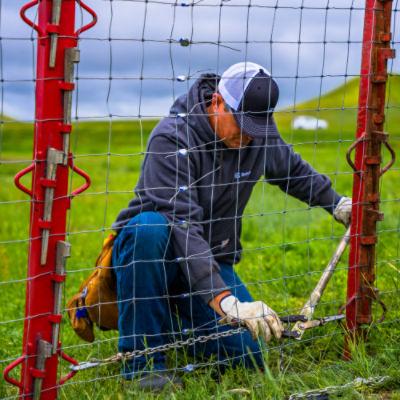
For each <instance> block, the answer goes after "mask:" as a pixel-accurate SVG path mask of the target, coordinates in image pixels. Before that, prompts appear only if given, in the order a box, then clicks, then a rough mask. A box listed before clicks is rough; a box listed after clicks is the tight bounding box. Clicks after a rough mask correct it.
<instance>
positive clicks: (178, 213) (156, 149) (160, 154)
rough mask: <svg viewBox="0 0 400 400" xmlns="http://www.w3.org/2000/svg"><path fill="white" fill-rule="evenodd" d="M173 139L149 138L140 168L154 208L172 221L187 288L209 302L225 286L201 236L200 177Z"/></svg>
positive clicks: (172, 243)
mask: <svg viewBox="0 0 400 400" xmlns="http://www.w3.org/2000/svg"><path fill="white" fill-rule="evenodd" d="M174 139H175V138H173V137H165V136H161V135H158V136H155V137H153V138H152V139H151V141H150V143H149V147H148V153H147V155H146V159H145V161H144V165H143V170H142V173H143V179H144V187H145V191H146V196H147V197H148V198H149V199H150V200H151V202H152V203H153V206H154V210H155V211H156V212H159V213H160V214H162V215H163V216H164V217H165V218H166V219H167V221H168V222H169V223H170V224H171V245H172V248H173V250H174V257H176V259H177V260H178V262H179V263H180V266H181V268H182V271H183V273H184V275H185V277H186V279H187V281H188V283H189V286H190V288H191V289H192V290H193V291H194V292H198V293H199V294H200V296H201V297H202V298H203V299H204V301H205V302H206V303H209V302H210V301H211V300H212V299H213V298H214V297H215V296H217V295H218V294H219V293H222V292H224V291H226V289H227V288H226V284H225V282H224V281H223V280H222V278H221V276H220V274H219V265H218V263H217V262H216V261H215V260H214V256H213V254H212V251H211V249H210V245H209V243H208V242H207V241H206V240H204V238H203V223H202V222H203V214H204V213H203V209H202V207H201V206H200V205H199V202H198V197H197V187H196V182H197V181H198V179H199V178H200V177H199V176H196V166H195V165H193V161H192V159H191V157H190V155H187V156H185V157H181V156H179V155H178V154H176V151H177V149H179V148H183V147H185V144H183V143H177V142H176V141H175V140H174ZM174 153H175V154H174ZM198 184H201V182H199V183H198Z"/></svg>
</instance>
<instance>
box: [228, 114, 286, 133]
mask: <svg viewBox="0 0 400 400" xmlns="http://www.w3.org/2000/svg"><path fill="white" fill-rule="evenodd" d="M233 115H234V117H235V120H236V122H237V124H238V125H239V127H240V129H241V130H242V132H244V133H245V134H246V135H248V136H250V137H253V138H266V137H268V136H277V135H278V136H279V132H278V128H277V127H276V124H275V121H274V118H273V116H272V113H271V114H270V115H268V117H267V118H259V117H253V116H250V115H248V114H246V113H243V112H236V113H234V114H233Z"/></svg>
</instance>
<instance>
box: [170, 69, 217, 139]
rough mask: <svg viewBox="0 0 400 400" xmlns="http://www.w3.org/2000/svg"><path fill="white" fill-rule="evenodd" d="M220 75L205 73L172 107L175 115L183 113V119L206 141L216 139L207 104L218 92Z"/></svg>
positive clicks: (172, 112) (171, 110)
mask: <svg viewBox="0 0 400 400" xmlns="http://www.w3.org/2000/svg"><path fill="white" fill-rule="evenodd" d="M220 78H221V77H220V76H219V75H215V74H203V75H201V76H200V78H199V79H197V80H196V81H195V82H194V84H193V85H192V86H191V87H190V89H189V92H188V93H186V94H184V95H182V96H180V97H179V98H178V99H177V100H176V101H175V103H174V104H173V106H172V107H171V109H170V114H171V115H173V116H175V115H178V114H183V115H184V116H183V117H182V119H183V120H184V121H185V123H187V124H188V125H189V126H190V128H191V129H193V130H194V131H196V133H197V134H198V136H199V137H200V138H201V139H202V140H203V141H204V142H206V143H208V142H214V141H215V138H216V137H215V132H214V130H213V129H212V127H211V124H210V121H209V118H208V113H207V106H208V105H209V104H210V102H211V98H212V95H213V94H214V93H216V92H217V87H218V82H219V80H220Z"/></svg>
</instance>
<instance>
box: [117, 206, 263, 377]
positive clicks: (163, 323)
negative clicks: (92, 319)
mask: <svg viewBox="0 0 400 400" xmlns="http://www.w3.org/2000/svg"><path fill="white" fill-rule="evenodd" d="M169 239H170V229H169V227H168V224H167V221H166V219H165V218H164V217H163V216H162V215H160V214H158V213H156V212H144V213H141V214H139V215H137V216H136V217H134V218H133V219H132V220H131V221H130V222H129V223H128V224H127V225H126V226H125V227H124V229H123V230H122V231H121V232H120V233H119V235H118V237H117V239H116V240H115V242H114V249H113V254H112V262H113V266H114V271H115V275H116V279H117V288H118V308H119V321H118V329H119V333H120V338H119V345H118V347H119V351H120V352H122V353H125V352H128V351H133V350H141V349H144V348H146V347H155V346H160V345H163V344H166V343H171V342H173V341H177V340H185V339H187V338H188V337H189V336H187V335H185V334H182V331H183V330H191V331H192V333H191V334H193V335H194V336H199V335H201V336H203V335H206V336H208V335H211V334H213V333H220V332H224V331H227V330H230V329H232V328H230V327H228V326H219V325H217V321H218V319H220V316H219V315H218V314H217V313H216V312H215V311H214V310H213V309H212V308H211V307H209V306H208V305H207V304H206V303H205V302H204V300H203V299H201V297H200V296H199V295H190V296H182V295H183V294H188V293H190V287H189V285H188V282H187V280H186V278H185V277H184V275H183V273H182V271H181V268H180V266H179V264H177V263H176V262H173V261H168V260H172V259H173V258H172V252H171V246H169ZM220 267H221V273H220V274H221V277H222V279H223V280H224V282H225V283H226V285H227V287H229V288H231V291H232V293H233V294H234V295H235V296H236V297H238V298H239V300H241V301H253V300H252V298H251V295H250V293H249V292H248V290H247V289H246V287H245V286H244V285H243V283H242V282H241V280H240V279H239V277H238V276H237V275H236V273H235V271H234V269H233V267H232V266H231V265H227V264H220ZM188 351H189V352H190V354H192V355H193V356H194V358H195V362H199V361H204V359H208V358H209V357H212V356H213V357H214V360H215V361H217V362H223V363H229V364H230V365H237V364H239V363H243V364H244V365H246V366H254V362H253V360H255V362H256V363H257V364H258V365H260V366H261V365H263V357H262V349H261V348H260V345H259V343H258V342H255V341H253V340H252V339H251V336H250V333H249V332H245V333H243V334H236V335H233V336H228V337H223V338H218V339H214V340H209V341H207V342H205V343H196V344H195V345H192V346H188ZM249 353H251V354H252V355H251V356H250V355H249ZM200 357H201V358H200ZM252 358H253V360H252ZM150 369H153V370H162V369H165V357H164V355H163V354H162V353H155V354H152V355H151V356H147V357H145V356H141V357H137V358H134V359H132V360H130V361H128V363H126V364H125V365H124V372H125V373H126V378H127V379H128V378H129V377H131V376H132V374H135V373H137V372H139V371H149V370H150Z"/></svg>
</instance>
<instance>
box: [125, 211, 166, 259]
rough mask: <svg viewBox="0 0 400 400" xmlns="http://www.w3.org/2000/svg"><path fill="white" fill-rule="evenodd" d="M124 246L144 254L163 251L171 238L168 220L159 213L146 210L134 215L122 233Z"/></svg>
mask: <svg viewBox="0 0 400 400" xmlns="http://www.w3.org/2000/svg"><path fill="white" fill-rule="evenodd" d="M120 235H121V236H122V239H123V241H124V246H129V247H132V250H133V251H135V250H136V249H138V250H139V249H140V252H141V253H143V255H144V254H150V255H152V254H154V253H156V254H157V253H162V252H164V251H165V250H166V246H167V244H168V238H169V229H168V222H167V220H166V219H165V218H164V217H163V216H162V215H161V214H159V213H156V212H144V213H141V214H139V215H137V216H136V217H134V218H133V219H132V220H131V221H129V223H128V224H127V225H126V226H125V227H124V229H123V230H122V232H121V233H120ZM154 255H155V254H154Z"/></svg>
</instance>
